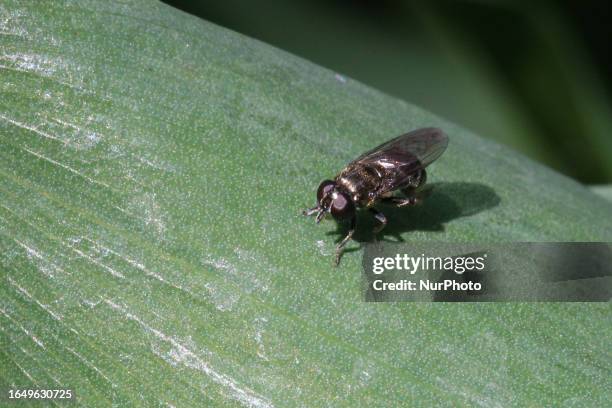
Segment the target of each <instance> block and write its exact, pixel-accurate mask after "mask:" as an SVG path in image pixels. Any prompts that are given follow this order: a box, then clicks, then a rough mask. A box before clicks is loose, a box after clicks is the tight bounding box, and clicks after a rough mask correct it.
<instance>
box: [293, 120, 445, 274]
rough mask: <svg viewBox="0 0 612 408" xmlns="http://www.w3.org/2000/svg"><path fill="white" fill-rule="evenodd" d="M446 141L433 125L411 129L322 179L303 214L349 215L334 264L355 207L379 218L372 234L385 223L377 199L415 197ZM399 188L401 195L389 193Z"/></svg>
mask: <svg viewBox="0 0 612 408" xmlns="http://www.w3.org/2000/svg"><path fill="white" fill-rule="evenodd" d="M446 146H448V136H446V134H444V132H442V131H441V130H440V129H437V128H423V129H417V130H414V131H412V132H409V133H406V134H404V135H401V136H398V137H396V138H395V139H391V140H389V141H388V142H386V143H383V144H381V145H380V146H378V147H375V148H374V149H372V150H370V151H368V152H366V153H364V154H362V155H361V156H359V157H358V158H356V159H355V160H353V161H352V162H350V163H349V164H348V165H347V166H346V167H345V168H344V169H343V170H342V171H341V172H340V174H338V175H337V176H336V178H335V179H334V180H333V181H332V180H325V181H323V182H322V183H321V184H320V185H319V189H318V190H317V205H316V206H315V207H313V208H311V209H308V210H305V211H304V212H303V214H304V215H315V214H316V220H317V223H319V222H320V221H321V219H322V218H323V217H324V216H325V214H327V213H331V215H332V217H334V218H335V219H336V220H349V221H350V229H349V232H348V234H347V235H346V236H345V237H344V239H343V240H342V241H341V242H340V243H339V244H338V246H337V247H336V258H335V264H336V265H338V263H339V262H340V257H341V255H342V248H343V247H344V246H345V245H346V243H347V242H348V241H349V240H350V239H351V238H352V237H353V234H354V232H355V223H356V210H357V209H359V208H367V209H368V210H369V211H370V212H371V213H372V214H374V217H375V218H376V219H377V220H378V221H379V222H380V225H379V226H378V227H377V228H375V230H374V234H377V233H379V232H380V231H382V229H383V228H384V227H385V225H387V218H386V217H385V216H384V214H383V213H381V212H380V211H378V210H376V209H375V208H374V205H375V204H376V203H378V202H389V203H392V204H394V205H396V206H398V207H403V206H406V205H415V204H417V203H419V202H420V199H421V197H420V196H419V194H418V192H419V191H420V190H421V187H422V186H423V185H424V184H425V181H426V180H427V174H426V173H425V167H427V166H428V165H429V164H431V163H432V162H433V161H434V160H436V159H437V158H438V157H440V155H442V153H443V152H444V150H445V149H446ZM396 190H400V191H401V192H402V193H403V194H404V197H397V196H393V195H392V193H393V192H394V191H396Z"/></svg>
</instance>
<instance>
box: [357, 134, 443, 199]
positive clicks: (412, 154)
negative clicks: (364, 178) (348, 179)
mask: <svg viewBox="0 0 612 408" xmlns="http://www.w3.org/2000/svg"><path fill="white" fill-rule="evenodd" d="M446 146H448V136H446V134H445V133H444V132H442V131H441V130H440V129H437V128H423V129H417V130H414V131H412V132H409V133H406V134H404V135H401V136H398V137H396V138H395V139H391V140H389V141H388V142H385V143H383V144H381V145H380V146H378V147H375V148H374V149H372V150H370V151H368V152H366V153H364V154H362V155H361V156H359V157H358V158H356V159H355V160H353V161H352V162H351V163H350V164H349V166H350V165H351V164H356V163H360V164H362V165H369V166H374V167H376V168H377V169H378V170H379V172H380V173H381V174H382V176H383V185H384V188H383V190H382V191H378V193H379V194H382V193H385V192H388V191H393V190H395V189H397V188H399V187H401V186H402V185H403V184H405V183H406V182H407V181H408V180H409V178H410V176H412V175H413V174H414V173H415V172H417V171H419V170H421V169H424V168H425V167H427V166H428V165H429V164H431V163H432V162H433V161H434V160H436V159H437V158H438V157H440V155H441V154H442V153H444V150H446Z"/></svg>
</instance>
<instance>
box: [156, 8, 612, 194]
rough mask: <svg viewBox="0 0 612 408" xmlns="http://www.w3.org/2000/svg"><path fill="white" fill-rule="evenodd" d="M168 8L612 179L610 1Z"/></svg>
mask: <svg viewBox="0 0 612 408" xmlns="http://www.w3.org/2000/svg"><path fill="white" fill-rule="evenodd" d="M166 2H167V3H169V4H171V5H173V6H175V7H177V8H180V9H183V10H185V11H187V12H189V13H191V14H195V15H198V16H200V17H202V18H204V19H206V20H208V21H212V22H214V23H217V24H219V25H221V26H224V27H227V28H230V29H232V30H235V31H238V32H240V33H243V34H245V35H248V36H250V37H253V38H256V39H259V40H261V41H264V42H266V43H269V44H272V45H274V46H276V47H279V48H281V49H284V50H286V51H289V52H291V53H293V54H296V55H299V56H301V57H304V58H306V59H308V60H311V61H313V62H315V63H317V64H319V65H322V66H325V67H327V68H330V69H333V70H335V71H337V72H338V73H339V74H341V75H345V76H347V77H348V78H354V79H357V80H359V81H361V82H363V83H366V84H368V85H371V86H373V87H375V88H378V89H380V90H382V91H384V92H386V93H388V94H391V95H394V96H397V97H399V98H401V99H404V100H406V101H409V102H411V103H414V104H416V105H419V106H421V107H423V108H425V109H428V110H430V111H432V112H434V113H436V114H438V115H440V116H442V117H444V118H447V119H450V120H452V121H454V122H457V123H459V124H461V125H463V126H465V127H467V128H469V129H472V130H474V131H476V132H477V133H479V134H480V135H482V136H484V137H488V138H490V139H494V140H496V141H499V142H501V143H504V144H506V145H509V146H512V147H514V148H515V149H517V150H519V151H522V152H523V153H525V154H526V155H528V156H529V157H531V158H533V159H535V160H537V161H540V162H543V163H545V164H547V165H549V166H551V167H553V168H555V169H556V170H558V171H560V172H562V173H564V174H567V175H568V176H570V177H573V178H575V179H578V180H580V181H582V182H584V183H587V184H606V183H611V182H612V115H611V113H612V104H611V95H612V83H611V81H610V79H611V75H610V66H611V64H610V62H611V56H610V52H609V48H610V46H609V42H610V39H612V30H611V28H610V19H609V17H610V9H611V6H610V5H609V3H607V2H596V1H590V2H589V1H587V2H584V1H582V2H577V1H575V2H571V1H569V2H552V1H538V2H533V3H535V4H531V2H516V1H494V0H492V1H485V0H482V1H477V0H474V1H467V0H463V1H461V0H455V1H450V0H448V1H422V2H409V1H391V0H384V1H365V0H359V1H348V0H327V1H324V0H311V1H308V0H293V1H283V0H260V1H256V2H251V1H245V0H201V1H187V0H176V1H166ZM347 80H350V79H347ZM406 130H409V129H406ZM389 136H390V137H391V136H393V135H389ZM509 176H511V175H509Z"/></svg>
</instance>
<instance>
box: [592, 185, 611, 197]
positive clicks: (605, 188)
mask: <svg viewBox="0 0 612 408" xmlns="http://www.w3.org/2000/svg"><path fill="white" fill-rule="evenodd" d="M590 189H591V191H592V192H594V193H595V194H597V195H599V196H601V197H603V198H606V199H607V200H609V201H612V185H601V186H590Z"/></svg>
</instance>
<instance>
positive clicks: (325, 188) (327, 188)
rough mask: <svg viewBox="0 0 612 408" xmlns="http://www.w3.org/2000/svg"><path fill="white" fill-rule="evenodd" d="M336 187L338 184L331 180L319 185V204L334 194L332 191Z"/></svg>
mask: <svg viewBox="0 0 612 408" xmlns="http://www.w3.org/2000/svg"><path fill="white" fill-rule="evenodd" d="M335 187H336V183H334V182H333V181H331V180H325V181H323V182H322V183H321V184H320V185H319V189H318V190H317V202H318V203H321V200H322V199H323V197H325V196H326V195H328V194H329V193H331V192H332V190H333V189H334V188H335Z"/></svg>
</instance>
